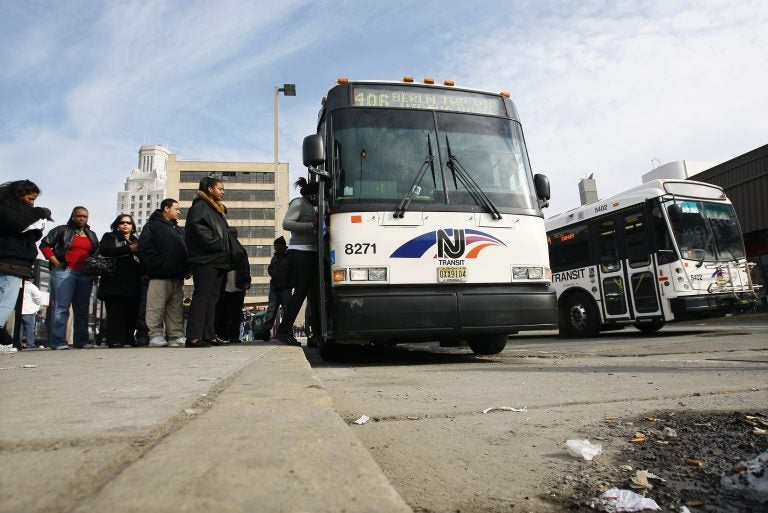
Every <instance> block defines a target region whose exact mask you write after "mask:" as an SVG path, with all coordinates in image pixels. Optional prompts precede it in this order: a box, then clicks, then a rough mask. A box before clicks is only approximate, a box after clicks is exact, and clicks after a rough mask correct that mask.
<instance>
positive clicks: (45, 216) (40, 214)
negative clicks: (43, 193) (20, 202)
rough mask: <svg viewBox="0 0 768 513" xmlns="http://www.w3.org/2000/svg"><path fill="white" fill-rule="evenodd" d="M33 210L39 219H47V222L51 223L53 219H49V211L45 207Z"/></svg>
mask: <svg viewBox="0 0 768 513" xmlns="http://www.w3.org/2000/svg"><path fill="white" fill-rule="evenodd" d="M33 210H34V211H35V214H37V215H38V217H39V218H40V219H47V220H48V221H53V218H52V217H51V211H50V209H47V208H45V207H35V208H34V209H33Z"/></svg>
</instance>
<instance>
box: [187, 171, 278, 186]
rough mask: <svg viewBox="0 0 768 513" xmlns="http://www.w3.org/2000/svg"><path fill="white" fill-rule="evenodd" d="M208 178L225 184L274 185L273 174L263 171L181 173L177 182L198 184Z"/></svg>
mask: <svg viewBox="0 0 768 513" xmlns="http://www.w3.org/2000/svg"><path fill="white" fill-rule="evenodd" d="M206 176H210V177H213V178H219V179H220V180H222V181H223V182H224V183H225V184H227V183H275V173H271V172H263V171H224V172H221V171H181V173H180V176H179V181H180V182H182V183H185V182H187V183H189V182H192V183H199V182H200V180H202V179H203V178H205V177H206Z"/></svg>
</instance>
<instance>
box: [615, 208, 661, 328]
mask: <svg viewBox="0 0 768 513" xmlns="http://www.w3.org/2000/svg"><path fill="white" fill-rule="evenodd" d="M617 221H618V222H619V225H620V230H621V237H619V240H620V248H619V255H620V256H621V258H622V264H623V267H624V269H625V271H626V284H627V286H626V289H627V293H628V295H629V299H630V305H631V306H630V308H631V314H632V315H631V316H632V317H633V318H635V319H638V318H643V317H658V316H660V315H661V309H660V304H659V292H658V286H657V281H656V272H655V270H654V267H653V259H652V258H651V230H652V228H651V226H650V225H649V216H648V215H647V214H646V213H645V212H644V211H643V210H641V209H638V210H635V211H630V212H628V213H625V214H623V215H622V216H621V217H620V219H617Z"/></svg>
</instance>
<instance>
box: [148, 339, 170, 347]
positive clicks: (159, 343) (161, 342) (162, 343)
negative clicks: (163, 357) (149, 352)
mask: <svg viewBox="0 0 768 513" xmlns="http://www.w3.org/2000/svg"><path fill="white" fill-rule="evenodd" d="M167 345H168V341H167V340H165V339H164V338H163V337H153V338H152V339H151V340H150V341H149V347H166V346H167Z"/></svg>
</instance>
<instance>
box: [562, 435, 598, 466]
mask: <svg viewBox="0 0 768 513" xmlns="http://www.w3.org/2000/svg"><path fill="white" fill-rule="evenodd" d="M565 446H566V447H567V448H568V453H569V454H570V455H571V456H576V457H577V458H584V459H585V460H587V461H591V460H592V458H594V457H595V456H597V455H598V454H603V446H602V445H600V444H593V443H592V442H590V441H589V440H585V439H577V440H568V441H566V442H565Z"/></svg>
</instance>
